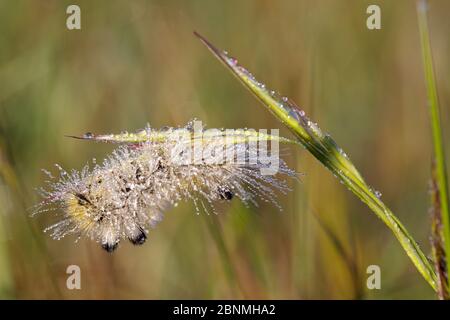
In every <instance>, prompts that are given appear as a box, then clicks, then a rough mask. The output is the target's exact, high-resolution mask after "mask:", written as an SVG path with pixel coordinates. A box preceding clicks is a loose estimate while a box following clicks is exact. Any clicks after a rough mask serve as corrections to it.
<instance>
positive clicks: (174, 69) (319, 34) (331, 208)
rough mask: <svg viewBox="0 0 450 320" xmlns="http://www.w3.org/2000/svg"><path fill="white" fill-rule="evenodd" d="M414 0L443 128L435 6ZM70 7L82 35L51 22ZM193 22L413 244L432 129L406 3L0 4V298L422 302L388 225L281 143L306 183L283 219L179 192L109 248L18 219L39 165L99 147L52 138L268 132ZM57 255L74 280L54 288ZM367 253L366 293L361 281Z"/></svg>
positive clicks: (449, 94) (443, 38)
mask: <svg viewBox="0 0 450 320" xmlns="http://www.w3.org/2000/svg"><path fill="white" fill-rule="evenodd" d="M430 2H431V3H430V12H429V18H430V30H431V35H432V45H433V50H434V58H435V67H436V70H437V82H438V89H439V95H440V100H441V105H442V109H443V110H442V111H443V119H442V121H443V125H444V128H445V127H448V124H449V121H448V120H449V113H448V103H449V102H450V80H449V79H448V77H447V75H448V74H449V71H450V55H449V53H450V38H449V37H448V31H449V27H450V19H449V17H448V12H449V10H450V2H448V1H445V0H440V1H438V0H432V1H430ZM69 4H78V5H79V6H80V7H81V26H82V29H81V30H78V31H77V30H74V31H69V30H67V29H66V18H67V16H68V15H67V14H66V8H67V6H68V5H69ZM370 4H378V5H379V6H380V7H381V17H382V29H381V30H374V31H371V30H368V29H367V28H366V19H367V16H368V15H367V14H366V8H367V6H368V5H370ZM193 30H197V31H198V32H200V33H202V34H203V35H204V36H206V37H207V38H209V39H210V40H211V41H212V42H213V43H214V44H216V45H217V46H218V47H220V48H223V49H227V50H228V51H229V52H230V54H232V55H234V56H236V57H237V58H238V59H239V61H240V62H241V63H242V64H243V65H244V66H246V67H248V68H249V69H250V70H251V71H252V72H253V73H254V74H255V76H256V77H257V78H258V79H259V80H261V81H263V82H265V83H266V85H267V86H269V87H271V88H273V89H276V90H278V91H279V92H280V93H282V94H284V95H287V96H289V97H290V98H291V99H293V100H294V101H296V102H297V103H298V104H299V105H300V106H302V107H303V108H304V109H305V110H306V111H307V113H308V114H309V115H310V116H311V117H312V118H313V119H314V120H316V121H318V123H319V125H320V126H321V127H322V128H323V129H324V130H326V131H328V132H329V133H330V134H331V135H332V136H333V137H334V138H335V139H336V140H337V141H338V142H339V144H340V145H341V146H342V147H343V148H344V150H346V151H347V153H348V154H349V155H350V156H351V158H352V160H353V162H354V163H355V164H356V165H357V167H358V168H359V169H360V171H361V172H362V173H363V175H364V176H365V177H366V179H367V181H368V182H369V183H370V184H371V185H372V186H374V188H376V189H377V190H380V191H381V192H382V193H383V200H384V201H385V202H386V203H387V204H388V205H389V206H390V207H391V208H392V209H393V211H394V212H395V213H396V214H397V215H398V216H399V217H400V219H401V220H402V221H403V222H404V224H405V225H406V226H407V227H408V228H409V229H410V231H411V232H412V234H413V235H414V237H415V238H416V239H417V240H418V241H419V243H420V244H421V245H422V247H423V249H424V251H425V252H427V253H428V252H429V240H428V237H429V233H430V227H429V215H428V204H429V195H428V180H429V175H430V158H431V140H430V133H429V131H430V128H429V121H428V112H427V109H426V93H425V82H424V77H423V72H422V69H423V68H422V61H421V56H420V55H421V52H420V45H419V34H418V27H417V19H416V12H415V2H414V1H410V0H398V1H361V0H342V1H337V0H334V1H332V0H320V1H299V0H282V1H269V0H258V1H257V0H253V1H249V0H246V1H242V0H239V1H238V0H229V1H200V0H194V1H181V0H180V1H175V0H173V1H59V0H53V1H50V0H46V1H31V0H28V1H24V0H18V1H13V0H0V298H22V299H23V298H53V299H56V298H63V299H79V298H88V299H92V298H101V299H103V298H105V299H112V298H124V299H132V298H136V299H148V298H150V299H170V298H181V299H184V298H193V299H201V298H205V299H210V298H213V299H214V298H215V299H219V298H221V299H228V298H237V299H240V298H255V299H381V298H387V299H397V298H426V299H432V298H434V293H433V291H432V290H431V289H430V287H429V286H428V285H427V283H426V282H425V281H424V280H423V279H422V277H421V276H420V275H419V273H418V272H417V271H416V270H415V268H414V266H413V265H412V263H411V262H410V261H409V259H408V258H407V256H406V255H405V253H404V252H403V250H402V249H401V247H400V245H399V244H398V243H397V241H396V240H395V239H394V237H393V235H392V234H391V233H390V232H389V231H388V230H387V228H386V227H385V226H384V225H383V224H382V223H381V222H380V221H379V220H378V219H377V218H376V217H375V215H373V214H372V213H371V212H370V211H369V209H367V208H366V207H365V206H364V205H362V204H361V203H360V202H359V201H358V200H357V199H356V198H355V197H354V196H353V195H352V194H350V193H349V192H348V191H347V190H346V189H345V188H344V187H343V186H342V185H340V184H339V182H338V181H337V180H336V179H334V178H333V177H332V176H331V175H330V173H329V172H328V171H326V169H324V168H323V167H322V166H321V165H320V164H318V162H317V161H316V160H315V159H313V158H312V156H311V155H309V154H307V153H306V152H304V151H303V150H300V149H299V148H295V147H289V148H287V149H286V150H287V151H285V152H284V153H285V154H287V156H286V160H287V161H288V163H289V164H290V165H291V166H293V167H295V168H296V169H297V170H298V171H300V172H302V173H305V176H304V177H303V178H302V181H301V183H295V182H291V184H290V185H291V186H292V188H293V192H291V193H290V194H289V195H288V196H283V195H280V196H279V201H280V204H281V205H282V206H283V208H284V210H283V212H279V211H278V210H277V209H276V208H275V207H274V206H271V205H265V204H264V205H261V206H260V207H259V208H255V207H252V208H250V209H247V208H245V207H244V206H243V205H242V204H241V203H239V202H238V201H233V202H232V203H231V204H229V205H223V206H221V207H220V212H221V214H220V215H218V216H216V217H213V216H207V215H206V214H201V215H196V214H195V210H194V207H193V205H192V204H189V203H185V204H183V205H180V206H178V207H177V208H174V209H171V210H169V211H168V212H167V213H166V216H165V219H164V220H163V221H162V222H161V223H160V224H159V225H158V226H157V228H155V229H154V230H152V231H151V233H150V234H149V239H148V243H146V244H145V245H144V246H142V247H133V246H132V245H131V244H125V243H124V244H123V245H121V246H120V248H119V249H118V250H117V251H116V252H115V253H114V254H112V255H111V254H108V253H106V252H104V251H103V250H102V249H101V248H100V247H99V245H98V244H96V243H93V242H91V241H89V240H81V241H80V242H79V243H74V240H75V237H66V238H64V239H62V240H60V241H55V240H52V239H50V237H49V236H48V235H46V234H44V233H43V232H42V229H43V228H44V227H45V226H47V225H49V224H50V223H51V222H52V221H54V220H53V219H52V216H51V215H45V214H43V215H39V216H37V217H34V218H31V217H30V213H31V210H30V208H31V207H32V206H33V205H34V204H36V203H37V202H38V201H39V197H38V195H37V194H36V191H35V189H36V188H38V187H40V186H42V185H43V184H44V180H45V176H44V175H43V174H42V172H41V168H47V169H53V168H54V167H53V165H54V164H55V163H59V164H61V165H62V166H63V167H64V168H81V167H82V166H83V165H84V164H85V163H86V162H88V161H89V160H90V159H91V158H93V157H95V158H97V159H102V158H104V157H105V156H106V155H107V154H108V153H109V152H110V151H111V150H112V148H113V146H111V145H101V144H95V143H87V142H82V141H76V140H70V139H68V138H65V137H64V135H65V134H82V133H84V132H86V131H92V132H96V133H112V132H120V131H122V130H130V131H133V130H135V129H139V128H142V127H144V126H145V125H146V123H147V122H148V123H149V124H150V125H151V126H153V127H162V126H165V125H169V126H177V125H184V124H185V123H186V122H187V121H189V120H190V119H192V118H193V117H197V118H199V119H201V120H203V121H204V122H205V123H206V124H207V125H208V127H226V128H242V127H250V128H256V129H258V128H269V129H270V128H280V123H278V122H277V120H276V119H274V118H273V117H272V116H271V115H270V114H269V113H268V112H266V111H265V110H264V109H263V108H262V107H260V106H259V105H258V103H259V102H258V101H257V100H256V99H254V98H253V97H252V96H251V94H250V93H248V92H247V91H246V90H245V89H244V88H243V87H242V86H241V85H240V84H239V83H238V82H237V81H236V80H235V79H233V77H232V76H231V74H230V73H229V72H228V71H227V70H226V69H225V68H224V67H223V66H221V65H220V64H219V63H218V62H217V61H216V60H215V59H214V58H213V57H212V56H211V55H210V53H209V52H208V51H207V50H206V49H205V48H204V47H203V46H202V45H201V44H200V42H199V41H198V40H197V39H196V38H195V37H194V36H193V35H192V31H193ZM280 129H281V133H282V134H283V135H285V136H290V133H289V132H288V131H286V130H285V129H284V128H280ZM445 132H448V130H446V131H445ZM446 140H447V143H448V142H449V141H450V139H446ZM448 147H450V146H448ZM218 239H219V240H218ZM220 241H223V244H224V246H225V247H226V254H224V251H223V250H222V249H220V248H221V247H220V245H218V243H219V244H220ZM224 255H228V262H231V263H228V264H227V259H224ZM72 264H75V265H79V266H80V268H81V290H68V289H67V288H66V279H67V276H68V275H67V274H66V268H67V266H69V265H72ZM372 264H375V265H379V266H380V268H381V290H368V289H367V287H366V279H367V276H368V275H367V274H366V268H367V267H368V266H369V265H372Z"/></svg>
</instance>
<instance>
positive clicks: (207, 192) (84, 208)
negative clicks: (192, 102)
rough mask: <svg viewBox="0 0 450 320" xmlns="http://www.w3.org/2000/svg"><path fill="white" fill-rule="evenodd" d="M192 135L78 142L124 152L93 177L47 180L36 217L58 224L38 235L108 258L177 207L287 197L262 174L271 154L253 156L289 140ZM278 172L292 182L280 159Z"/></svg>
mask: <svg viewBox="0 0 450 320" xmlns="http://www.w3.org/2000/svg"><path fill="white" fill-rule="evenodd" d="M194 129H195V124H193V123H192V122H191V123H189V124H188V125H187V126H185V127H182V128H166V129H163V130H151V129H150V128H146V129H144V130H141V131H139V132H137V133H123V134H119V135H100V136H96V135H93V134H91V133H88V134H85V135H84V136H83V137H77V138H81V139H86V140H95V141H108V142H117V143H123V145H121V146H119V147H118V148H117V149H116V150H115V151H113V153H112V154H111V155H110V156H109V157H107V158H106V159H105V160H104V162H103V163H102V164H95V165H94V167H93V168H92V170H90V169H89V167H88V166H86V167H85V168H84V169H83V170H82V171H81V172H78V171H76V170H72V171H71V172H70V173H69V172H66V171H65V170H63V169H62V168H61V167H59V166H58V168H59V170H60V175H59V177H58V178H57V179H55V178H53V177H51V174H50V173H48V175H49V176H50V177H51V178H52V179H51V180H50V181H49V182H48V185H47V188H43V189H41V194H42V195H43V197H44V200H43V201H42V202H41V204H40V205H38V208H37V210H36V212H43V211H49V210H52V209H60V210H56V211H54V212H56V214H57V215H58V216H59V217H60V221H58V222H56V223H55V224H53V225H51V226H50V227H48V228H47V229H46V230H45V231H50V232H51V236H52V237H53V238H54V239H61V238H62V237H64V236H65V235H68V234H76V235H78V236H79V237H81V236H86V237H88V238H91V239H93V240H95V241H97V242H99V243H100V244H101V246H102V247H103V248H104V249H105V250H107V251H108V252H112V251H114V249H116V248H117V246H118V244H119V242H120V240H121V239H129V240H130V241H131V242H132V243H133V244H136V245H140V244H143V243H144V242H145V240H146V237H147V233H148V229H149V227H153V226H154V225H156V223H157V222H158V221H160V220H161V219H162V216H163V212H164V211H165V210H167V209H168V208H170V207H172V206H174V205H176V204H177V203H178V202H179V201H186V200H192V201H193V202H194V204H195V207H196V208H197V212H199V210H200V208H202V209H203V208H204V209H205V210H208V209H207V208H213V209H214V207H213V203H214V202H216V201H229V200H231V199H233V198H239V199H240V200H242V201H243V202H244V203H246V204H247V203H253V204H255V205H257V202H256V199H257V198H259V199H262V200H264V201H270V202H272V203H274V204H277V203H276V199H275V195H274V194H273V191H274V190H279V191H281V192H287V191H288V190H289V188H288V187H287V185H286V183H285V182H284V181H281V180H278V179H277V178H276V177H275V176H274V175H268V174H263V173H262V170H264V169H268V166H269V165H270V163H269V162H268V161H267V160H268V157H271V156H273V154H271V155H270V156H269V155H268V154H261V152H260V150H259V149H260V146H261V145H262V143H264V144H266V143H267V142H268V141H269V140H270V141H272V142H273V141H275V142H276V143H277V144H276V145H277V146H278V141H284V140H285V141H290V140H287V139H284V138H279V137H277V136H273V135H268V134H266V133H257V132H256V131H254V130H237V131H232V132H230V131H225V130H217V129H216V130H212V129H210V130H205V129H204V128H203V126H201V127H200V130H198V131H196V130H194ZM226 133H227V134H226ZM252 143H253V144H252ZM199 146H200V148H199ZM255 146H257V147H258V148H259V149H257V150H255V149H254V148H253V147H255ZM205 150H206V151H207V152H206V151H205ZM273 151H274V150H273V147H272V150H271V152H272V153H273ZM226 155H231V157H228V158H227V157H225V156H226ZM276 156H278V155H276ZM277 172H278V173H279V174H281V175H286V176H291V177H294V176H296V173H295V172H294V171H293V170H291V169H289V168H288V167H287V166H286V164H285V163H284V161H283V160H281V159H279V162H277ZM55 180H56V181H55ZM52 211H53V210H52Z"/></svg>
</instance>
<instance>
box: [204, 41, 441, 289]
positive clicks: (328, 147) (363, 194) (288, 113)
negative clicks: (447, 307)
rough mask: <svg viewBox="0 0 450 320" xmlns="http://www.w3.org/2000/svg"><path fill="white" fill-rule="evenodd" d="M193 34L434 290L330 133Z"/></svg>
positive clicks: (406, 240) (399, 227)
mask: <svg viewBox="0 0 450 320" xmlns="http://www.w3.org/2000/svg"><path fill="white" fill-rule="evenodd" d="M195 35H196V36H197V37H199V38H200V40H201V41H202V42H203V44H205V45H206V46H207V47H208V49H209V50H210V51H211V52H212V53H213V54H214V56H215V57H216V58H217V59H219V60H220V61H221V62H222V63H224V64H225V65H226V66H227V67H228V68H229V69H230V70H231V72H232V73H233V74H234V75H235V76H236V77H237V78H238V79H239V80H240V81H241V82H242V83H243V84H244V86H245V87H246V88H247V89H249V90H250V91H251V92H252V93H253V94H254V95H255V96H256V97H257V98H258V99H259V100H260V101H261V102H262V103H263V104H264V106H265V107H266V108H267V109H268V110H269V111H270V112H271V113H272V114H273V115H274V116H275V117H276V118H278V119H279V120H280V121H281V122H282V123H284V124H285V125H286V126H287V127H288V128H289V129H290V130H291V131H292V133H293V134H294V135H295V136H296V137H297V139H298V140H299V141H300V143H301V144H302V145H303V146H304V147H305V148H306V149H307V150H308V151H309V152H310V153H311V154H312V155H313V156H314V157H316V159H317V160H319V161H320V162H321V163H322V164H323V165H324V166H325V167H326V168H327V169H329V170H330V171H331V172H332V173H333V174H334V175H335V176H336V177H337V178H338V179H339V180H340V181H341V182H342V183H343V184H344V185H346V186H347V188H348V189H349V190H350V191H352V192H353V193H354V194H355V195H356V196H357V197H358V198H359V199H360V200H361V201H363V202H364V203H365V204H366V205H367V206H368V207H369V208H370V209H371V210H372V211H373V212H374V213H375V214H376V215H377V216H378V217H379V218H380V219H381V220H382V221H383V222H384V223H385V224H386V226H388V227H389V229H391V231H392V233H393V234H394V235H395V236H396V237H397V239H398V241H399V242H400V244H401V246H402V247H403V249H404V250H405V252H406V253H407V255H408V256H409V258H410V259H411V261H412V262H413V264H414V265H415V267H416V268H417V270H418V271H419V272H420V274H422V276H423V277H424V278H425V280H426V281H427V282H428V283H429V284H430V286H431V287H432V288H433V289H434V290H436V274H435V272H434V269H433V267H432V265H431V264H430V262H429V261H428V259H427V258H426V256H425V255H424V254H423V252H422V250H421V249H420V248H419V246H418V244H417V243H416V241H415V240H414V239H413V238H412V236H411V235H410V234H409V232H408V231H407V230H406V228H405V227H404V226H403V224H402V223H401V222H400V221H399V220H398V219H397V217H396V216H395V215H394V214H393V213H392V212H391V210H390V209H389V208H388V207H387V206H386V205H385V204H384V203H383V202H382V201H381V199H380V196H379V194H378V192H376V191H374V190H373V189H372V188H371V187H370V186H369V185H368V184H367V183H366V182H365V181H364V179H363V178H362V176H361V174H360V173H359V172H358V170H357V169H356V167H355V166H354V165H353V163H352V162H351V161H350V159H349V158H348V157H347V155H346V154H345V152H344V151H343V150H342V149H341V148H340V147H339V146H338V145H337V143H336V142H335V141H334V140H333V139H332V138H331V136H330V135H328V134H326V133H324V132H322V130H321V129H320V128H319V127H318V125H317V124H316V123H314V122H312V121H311V120H310V119H309V118H308V117H307V116H306V115H305V112H304V111H302V110H300V109H299V108H298V107H297V106H296V105H295V104H294V103H293V102H292V101H290V100H289V99H287V98H285V97H281V96H280V95H279V94H277V93H276V92H274V91H271V90H270V89H268V88H267V87H266V86H265V85H264V84H262V83H261V82H258V81H257V80H256V79H255V77H254V76H253V75H252V74H251V73H250V72H249V71H247V70H246V69H245V68H244V67H242V66H240V65H239V64H238V63H237V60H236V59H234V58H232V57H230V56H229V55H228V54H227V53H226V52H223V51H220V50H218V49H217V48H215V47H214V46H213V45H212V44H211V43H209V42H208V40H206V39H205V38H204V37H202V36H201V35H199V34H198V33H195Z"/></svg>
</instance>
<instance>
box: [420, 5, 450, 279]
mask: <svg viewBox="0 0 450 320" xmlns="http://www.w3.org/2000/svg"><path fill="white" fill-rule="evenodd" d="M417 15H418V19H419V30H420V40H421V47H422V59H423V64H424V72H425V80H426V86H427V95H428V105H429V111H430V119H431V128H432V136H433V146H434V158H435V161H436V173H435V180H436V184H437V192H439V202H440V212H441V214H440V216H441V220H442V237H443V245H444V252H445V256H446V257H447V260H448V259H449V257H450V212H449V197H448V183H447V170H446V167H445V153H444V145H443V143H442V129H441V121H440V115H439V100H438V94H437V88H436V82H435V75H434V67H433V57H432V53H431V44H430V35H429V31H428V21H427V2H426V1H418V2H417ZM446 269H447V270H446V273H447V274H450V264H447V267H446ZM447 285H448V283H447Z"/></svg>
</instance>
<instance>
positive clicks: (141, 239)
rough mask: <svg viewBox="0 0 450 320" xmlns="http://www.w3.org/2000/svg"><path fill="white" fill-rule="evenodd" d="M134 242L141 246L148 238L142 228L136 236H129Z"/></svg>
mask: <svg viewBox="0 0 450 320" xmlns="http://www.w3.org/2000/svg"><path fill="white" fill-rule="evenodd" d="M128 239H129V240H130V242H131V243H132V244H134V245H135V246H140V245H142V244H144V243H145V240H147V235H146V234H145V232H144V231H143V230H140V231H139V232H138V233H137V234H136V235H135V236H134V237H130V238H128Z"/></svg>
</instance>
